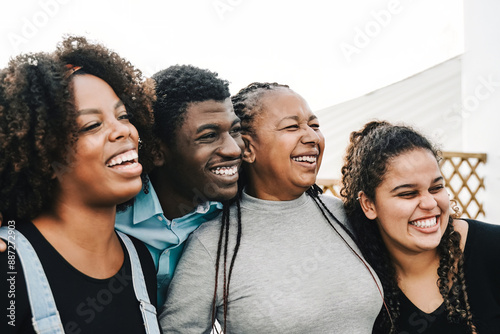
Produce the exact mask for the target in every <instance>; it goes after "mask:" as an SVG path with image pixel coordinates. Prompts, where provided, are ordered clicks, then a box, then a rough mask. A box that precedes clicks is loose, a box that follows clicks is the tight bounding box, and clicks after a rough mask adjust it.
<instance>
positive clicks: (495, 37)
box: [457, 0, 500, 224]
mask: <svg viewBox="0 0 500 334" xmlns="http://www.w3.org/2000/svg"><path fill="white" fill-rule="evenodd" d="M464 23H465V24H464V26H465V53H464V55H463V57H462V106H461V108H459V110H458V111H457V115H461V117H462V119H463V143H464V149H463V150H464V151H465V152H484V153H487V154H488V161H487V163H486V165H485V168H484V169H483V173H484V175H485V187H486V191H485V192H484V202H485V212H486V218H485V220H486V221H487V222H491V223H496V224H500V203H499V201H500V1H498V0H465V1H464Z"/></svg>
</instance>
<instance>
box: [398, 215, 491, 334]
mask: <svg viewBox="0 0 500 334" xmlns="http://www.w3.org/2000/svg"><path fill="white" fill-rule="evenodd" d="M465 220H466V221H467V222H468V223H469V232H468V234H467V241H466V243H465V250H464V268H465V282H466V285H467V294H468V296H469V304H470V307H471V312H472V317H473V318H472V321H473V323H474V325H475V326H476V328H477V330H478V333H479V334H493V333H497V334H498V333H500V225H493V224H486V223H482V222H479V221H475V220H470V219H465ZM400 303H401V305H400V317H399V321H398V327H397V328H398V333H400V334H413V333H415V334H417V333H418V334H443V333H450V334H451V333H452V334H462V333H468V332H467V327H466V326H465V325H464V324H453V323H449V322H448V321H447V319H446V311H445V309H444V304H442V305H441V306H440V307H439V308H437V309H436V310H435V311H434V312H432V313H425V312H422V311H421V310H420V309H418V308H417V307H416V306H415V305H413V304H412V302H411V301H410V300H408V298H406V296H405V295H404V294H403V293H401V299H400Z"/></svg>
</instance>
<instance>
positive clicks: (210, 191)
mask: <svg viewBox="0 0 500 334" xmlns="http://www.w3.org/2000/svg"><path fill="white" fill-rule="evenodd" d="M153 79H154V81H155V84H156V87H155V90H156V95H157V100H156V102H155V104H154V108H153V109H154V114H155V124H154V132H155V136H156V137H157V138H158V139H159V144H160V148H161V149H160V155H159V156H158V157H157V158H156V161H155V166H156V167H155V169H154V170H153V171H152V172H151V173H150V175H149V178H150V182H149V183H148V184H147V186H146V187H144V189H143V190H142V191H141V192H140V193H139V194H138V195H137V196H136V198H135V200H134V204H133V205H132V206H131V207H128V208H127V209H126V210H125V211H122V212H118V214H117V216H116V228H117V229H118V230H120V231H122V232H124V233H127V234H129V235H132V236H134V237H136V238H137V239H139V240H142V241H143V242H144V243H145V244H146V246H147V247H148V249H149V251H150V252H151V255H152V256H153V260H154V262H155V265H156V269H157V278H158V305H159V306H161V305H162V304H163V302H164V301H165V294H166V290H167V288H168V284H169V283H170V280H171V278H172V275H173V273H174V270H175V266H176V265H177V262H178V260H179V258H180V256H181V253H182V249H183V243H184V241H185V240H186V239H187V237H188V236H189V234H190V233H191V232H192V231H194V230H195V229H196V228H197V227H198V226H199V225H200V224H202V223H203V222H205V221H207V220H210V219H212V218H214V217H216V216H217V215H218V214H219V211H220V210H221V209H222V205H221V203H220V202H221V201H224V200H228V199H231V198H232V197H234V196H235V195H236V192H237V181H238V169H239V167H240V165H241V152H242V149H243V145H244V144H243V140H242V138H241V134H240V129H241V125H240V120H239V118H238V117H237V116H236V115H235V114H234V111H233V107H232V104H231V99H230V93H229V83H228V82H227V81H226V80H222V79H220V78H218V76H217V73H213V72H210V71H208V70H203V69H199V68H196V67H194V66H190V65H183V66H179V65H176V66H172V67H169V68H167V69H166V70H163V71H160V72H158V73H156V74H155V75H153Z"/></svg>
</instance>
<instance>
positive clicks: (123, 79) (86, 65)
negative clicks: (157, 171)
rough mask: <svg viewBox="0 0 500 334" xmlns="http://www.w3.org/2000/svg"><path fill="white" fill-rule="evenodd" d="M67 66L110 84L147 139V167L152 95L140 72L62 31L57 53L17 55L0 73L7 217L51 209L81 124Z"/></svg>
mask: <svg viewBox="0 0 500 334" xmlns="http://www.w3.org/2000/svg"><path fill="white" fill-rule="evenodd" d="M69 64H71V65H72V66H81V67H82V69H81V70H79V71H77V72H74V73H73V75H76V74H79V72H80V71H82V72H81V73H83V71H85V73H89V74H92V75H95V76H97V77H99V78H101V79H103V80H104V81H106V82H107V83H108V84H109V85H110V86H111V87H112V88H113V90H114V91H115V93H116V94H117V96H118V97H119V98H120V99H121V100H122V101H123V102H124V104H125V106H126V108H127V112H129V113H130V115H131V116H132V117H131V122H132V123H133V124H134V125H135V126H136V128H137V129H138V131H139V133H140V135H141V138H142V140H143V142H144V145H143V146H144V147H143V149H142V150H141V151H140V153H141V163H142V164H143V167H144V171H145V172H147V170H148V169H149V167H150V166H152V163H151V164H149V161H152V158H149V157H151V156H152V154H149V150H150V149H151V147H152V146H151V145H147V143H148V142H150V141H151V138H152V132H151V131H150V130H149V129H150V126H151V123H152V118H151V116H152V115H151V114H150V111H151V102H152V98H153V95H151V94H148V92H149V91H150V90H148V88H147V87H146V85H145V82H144V81H143V80H142V77H141V75H140V72H138V71H136V70H135V69H134V68H133V67H132V66H131V65H130V63H128V62H127V61H126V60H124V59H122V58H120V57H119V56H118V55H116V54H115V53H114V52H111V51H110V50H108V49H106V48H105V47H103V46H102V45H99V44H91V43H88V42H87V41H86V39H85V38H83V37H72V36H70V37H67V38H66V39H65V40H63V42H62V43H61V44H60V45H59V46H58V48H57V51H56V52H55V53H52V54H47V53H35V54H26V55H20V56H17V57H16V58H14V59H12V60H11V61H10V62H9V64H8V66H7V67H6V68H5V69H3V70H1V71H0V184H1V187H0V212H2V214H3V215H4V218H6V219H9V217H12V218H18V219H21V220H25V219H33V218H35V217H36V216H38V215H39V214H40V213H41V212H42V211H43V210H47V209H49V208H50V206H51V205H52V202H53V200H54V196H55V194H56V189H57V179H56V178H55V177H54V174H55V173H58V171H64V168H66V167H67V166H68V164H69V163H70V162H71V161H70V160H71V157H72V152H73V150H74V144H75V143H76V141H77V140H78V134H77V131H78V128H77V123H76V110H75V106H74V96H73V90H72V82H71V78H72V76H68V73H69V72H68V68H67V67H66V65H69Z"/></svg>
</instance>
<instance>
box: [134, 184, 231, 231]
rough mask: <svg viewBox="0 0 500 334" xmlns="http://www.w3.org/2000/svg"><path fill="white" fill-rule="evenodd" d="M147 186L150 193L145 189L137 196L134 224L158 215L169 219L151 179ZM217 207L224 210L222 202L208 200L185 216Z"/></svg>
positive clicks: (202, 212)
mask: <svg viewBox="0 0 500 334" xmlns="http://www.w3.org/2000/svg"><path fill="white" fill-rule="evenodd" d="M147 187H148V189H149V193H148V194H146V193H144V190H141V192H140V193H139V194H137V196H136V197H135V201H134V216H133V223H134V225H135V224H138V223H141V222H143V221H146V220H148V219H149V218H151V217H153V216H157V215H161V216H162V217H163V218H164V219H165V220H167V219H166V218H165V216H164V215H163V209H162V207H161V204H160V200H159V199H158V196H157V195H156V191H155V190H154V188H153V185H152V184H151V181H148V186H147ZM215 209H218V210H222V203H221V202H216V201H207V202H203V203H201V204H199V205H198V206H197V207H196V208H195V209H194V210H193V211H191V212H190V213H188V214H186V215H185V216H183V217H186V216H191V215H193V214H205V213H207V212H209V211H211V210H215ZM183 217H178V218H174V220H175V219H179V218H183Z"/></svg>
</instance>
